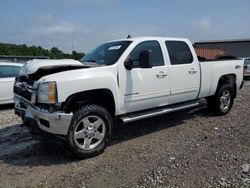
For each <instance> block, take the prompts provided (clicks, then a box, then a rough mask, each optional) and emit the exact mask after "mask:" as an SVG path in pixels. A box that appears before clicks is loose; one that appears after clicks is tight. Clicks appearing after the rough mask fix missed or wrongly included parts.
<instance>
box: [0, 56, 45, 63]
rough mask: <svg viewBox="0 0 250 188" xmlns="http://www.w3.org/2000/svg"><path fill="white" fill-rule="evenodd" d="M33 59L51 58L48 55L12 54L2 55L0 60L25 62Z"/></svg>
mask: <svg viewBox="0 0 250 188" xmlns="http://www.w3.org/2000/svg"><path fill="white" fill-rule="evenodd" d="M32 59H49V57H46V56H12V55H0V62H14V63H25V62H27V61H29V60H32Z"/></svg>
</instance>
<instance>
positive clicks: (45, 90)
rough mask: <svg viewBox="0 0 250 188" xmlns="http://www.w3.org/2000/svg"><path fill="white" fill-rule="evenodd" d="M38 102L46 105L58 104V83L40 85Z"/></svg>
mask: <svg viewBox="0 0 250 188" xmlns="http://www.w3.org/2000/svg"><path fill="white" fill-rule="evenodd" d="M37 102H38V103H46V104H55V103H56V102H57V91H56V82H46V83H40V84H39V86H38V95H37Z"/></svg>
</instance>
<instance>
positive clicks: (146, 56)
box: [139, 50, 153, 68]
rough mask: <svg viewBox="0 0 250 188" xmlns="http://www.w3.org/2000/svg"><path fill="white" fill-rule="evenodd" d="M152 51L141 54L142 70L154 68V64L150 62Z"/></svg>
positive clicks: (140, 64)
mask: <svg viewBox="0 0 250 188" xmlns="http://www.w3.org/2000/svg"><path fill="white" fill-rule="evenodd" d="M150 55H151V51H150V50H143V51H141V52H140V54H139V67H140V68H152V67H153V66H152V64H151V62H150Z"/></svg>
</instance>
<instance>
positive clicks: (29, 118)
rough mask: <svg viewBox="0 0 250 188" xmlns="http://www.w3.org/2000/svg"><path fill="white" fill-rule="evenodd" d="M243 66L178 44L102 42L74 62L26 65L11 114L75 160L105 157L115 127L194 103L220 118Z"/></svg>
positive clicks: (231, 99)
mask: <svg viewBox="0 0 250 188" xmlns="http://www.w3.org/2000/svg"><path fill="white" fill-rule="evenodd" d="M243 67H244V66H243V60H218V61H217V60H215V61H201V62H200V61H199V60H198V58H197V55H196V53H195V50H194V48H193V46H192V43H191V42H190V41H189V40H187V39H181V38H163V37H162V38H161V37H138V38H128V39H121V40H115V41H111V42H107V43H104V44H102V45H100V46H99V47H97V48H96V49H94V50H93V51H91V52H90V53H89V54H87V55H86V56H84V57H83V58H82V59H81V60H80V61H75V60H32V61H29V62H28V63H27V64H25V65H24V66H23V67H22V68H21V71H20V75H19V76H18V77H17V78H16V80H15V85H14V95H15V96H14V98H15V113H16V114H18V115H19V116H20V117H21V118H22V119H23V120H24V122H26V123H27V124H28V125H30V126H32V127H34V126H35V127H36V128H38V129H39V130H40V131H41V132H42V133H47V134H50V135H53V136H55V137H61V138H63V139H64V140H65V143H66V146H67V147H68V149H69V150H70V151H71V152H72V153H73V154H74V155H76V156H78V157H82V158H85V157H91V156H94V155H97V154H99V153H101V152H102V151H104V149H105V146H106V145H107V143H108V141H109V139H110V137H111V135H112V131H113V130H114V125H115V122H117V121H119V120H121V121H122V122H124V123H129V122H132V121H137V120H140V119H144V118H149V117H153V116H157V115H162V114H166V113H170V112H174V111H178V110H184V109H187V108H193V107H196V106H198V105H199V99H201V98H205V99H206V100H207V104H208V107H209V108H210V109H211V110H212V111H213V112H214V113H216V114H218V115H225V114H227V113H228V112H229V111H230V109H231V108H232V105H233V102H234V99H235V97H236V94H237V92H238V90H239V89H240V88H241V87H242V86H243V72H244V70H243V69H244V68H243Z"/></svg>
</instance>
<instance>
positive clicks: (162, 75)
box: [156, 71, 168, 78]
mask: <svg viewBox="0 0 250 188" xmlns="http://www.w3.org/2000/svg"><path fill="white" fill-rule="evenodd" d="M167 75H168V74H167V73H165V72H163V71H160V72H159V73H158V74H156V77H157V78H164V77H166V76H167Z"/></svg>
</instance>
